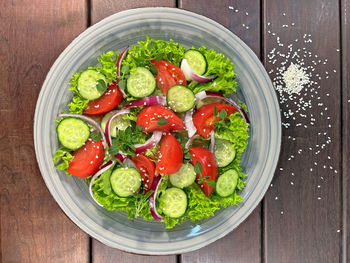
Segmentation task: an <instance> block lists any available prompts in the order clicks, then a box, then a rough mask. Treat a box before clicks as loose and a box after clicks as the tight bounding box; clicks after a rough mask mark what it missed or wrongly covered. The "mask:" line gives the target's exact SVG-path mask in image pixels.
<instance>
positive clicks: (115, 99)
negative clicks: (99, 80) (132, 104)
mask: <svg viewBox="0 0 350 263" xmlns="http://www.w3.org/2000/svg"><path fill="white" fill-rule="evenodd" d="M122 101H123V93H122V92H121V91H120V89H119V87H118V85H117V84H116V83H115V82H113V83H112V84H110V85H109V86H108V89H107V91H106V92H105V94H103V95H102V97H101V98H98V99H96V100H92V101H90V102H89V103H88V105H87V108H86V109H85V110H84V111H83V113H84V114H88V115H100V114H105V113H107V112H109V111H111V110H113V109H115V108H116V107H117V106H118V105H119V104H120V103H121V102H122Z"/></svg>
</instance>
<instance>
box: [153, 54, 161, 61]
mask: <svg viewBox="0 0 350 263" xmlns="http://www.w3.org/2000/svg"><path fill="white" fill-rule="evenodd" d="M162 59H163V55H162V54H157V55H156V56H155V57H154V60H156V61H159V60H162Z"/></svg>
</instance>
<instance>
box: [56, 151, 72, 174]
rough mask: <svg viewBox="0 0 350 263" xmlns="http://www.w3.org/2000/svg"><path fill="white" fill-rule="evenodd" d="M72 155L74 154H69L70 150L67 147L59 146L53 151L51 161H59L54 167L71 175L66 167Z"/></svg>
mask: <svg viewBox="0 0 350 263" xmlns="http://www.w3.org/2000/svg"><path fill="white" fill-rule="evenodd" d="M73 157H74V156H73V155H72V154H71V151H70V150H69V149H67V148H65V147H61V148H59V149H58V150H57V151H56V152H55V155H54V156H53V162H54V163H58V162H59V163H58V164H57V167H56V168H57V169H59V170H63V171H65V173H66V174H67V175H71V174H70V173H69V172H68V170H67V169H68V165H69V162H71V161H72V160H73Z"/></svg>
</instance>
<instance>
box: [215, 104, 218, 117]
mask: <svg viewBox="0 0 350 263" xmlns="http://www.w3.org/2000/svg"><path fill="white" fill-rule="evenodd" d="M216 115H218V108H217V107H216V106H214V116H216Z"/></svg>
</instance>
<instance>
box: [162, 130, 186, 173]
mask: <svg viewBox="0 0 350 263" xmlns="http://www.w3.org/2000/svg"><path fill="white" fill-rule="evenodd" d="M182 158H183V152H182V148H181V144H180V143H179V141H178V140H176V138H175V137H174V136H173V135H171V133H167V134H166V135H164V136H163V138H162V140H161V141H160V149H159V155H158V160H157V165H156V171H157V173H160V174H173V173H176V172H177V171H179V170H180V168H181V164H182Z"/></svg>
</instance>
